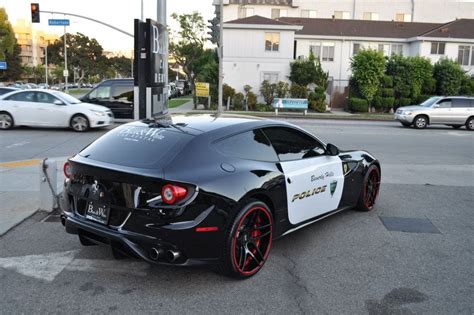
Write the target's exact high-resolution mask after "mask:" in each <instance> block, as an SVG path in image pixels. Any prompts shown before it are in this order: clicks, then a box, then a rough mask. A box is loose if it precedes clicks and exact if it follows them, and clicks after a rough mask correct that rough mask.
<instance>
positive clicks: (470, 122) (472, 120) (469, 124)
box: [466, 117, 474, 130]
mask: <svg viewBox="0 0 474 315" xmlns="http://www.w3.org/2000/svg"><path fill="white" fill-rule="evenodd" d="M466 128H467V130H474V117H469V118H468V119H467V121H466Z"/></svg>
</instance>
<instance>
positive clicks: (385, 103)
mask: <svg viewBox="0 0 474 315" xmlns="http://www.w3.org/2000/svg"><path fill="white" fill-rule="evenodd" d="M394 104H395V97H393V96H390V97H382V108H384V109H388V110H389V109H390V108H392V107H393V105H394Z"/></svg>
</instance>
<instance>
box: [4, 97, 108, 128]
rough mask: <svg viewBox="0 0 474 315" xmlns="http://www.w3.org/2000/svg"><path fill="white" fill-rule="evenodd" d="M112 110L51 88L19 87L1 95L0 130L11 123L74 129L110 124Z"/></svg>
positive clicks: (11, 124)
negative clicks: (33, 88) (29, 88)
mask: <svg viewBox="0 0 474 315" xmlns="http://www.w3.org/2000/svg"><path fill="white" fill-rule="evenodd" d="M112 122H113V115H112V112H111V111H110V110H109V109H108V108H106V107H103V106H98V105H94V104H87V103H83V102H81V101H80V100H78V99H77V98H74V97H72V96H70V95H69V94H65V93H63V92H59V91H53V90H42V89H37V90H21V91H15V92H10V93H7V94H5V95H3V96H1V97H0V129H10V128H12V127H14V126H44V127H71V128H72V129H73V130H74V131H86V130H88V129H89V128H99V127H105V126H109V125H110V124H112Z"/></svg>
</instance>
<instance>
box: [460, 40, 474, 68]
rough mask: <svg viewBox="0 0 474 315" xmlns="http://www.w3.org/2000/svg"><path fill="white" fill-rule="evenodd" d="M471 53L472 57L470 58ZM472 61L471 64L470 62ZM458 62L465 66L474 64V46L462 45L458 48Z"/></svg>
mask: <svg viewBox="0 0 474 315" xmlns="http://www.w3.org/2000/svg"><path fill="white" fill-rule="evenodd" d="M469 54H470V56H471V58H469ZM469 61H470V64H469ZM458 63H459V64H460V65H463V66H469V65H471V66H472V65H474V46H467V45H460V46H459V48H458Z"/></svg>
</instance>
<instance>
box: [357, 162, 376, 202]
mask: <svg viewBox="0 0 474 315" xmlns="http://www.w3.org/2000/svg"><path fill="white" fill-rule="evenodd" d="M379 190H380V169H379V168H378V166H377V165H371V166H370V167H369V169H368V170H367V172H366V173H365V176H364V181H363V182H362V189H361V192H360V196H359V200H358V201H357V207H356V210H358V211H370V210H372V209H373V208H374V206H375V201H376V200H377V197H378V195H379Z"/></svg>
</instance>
